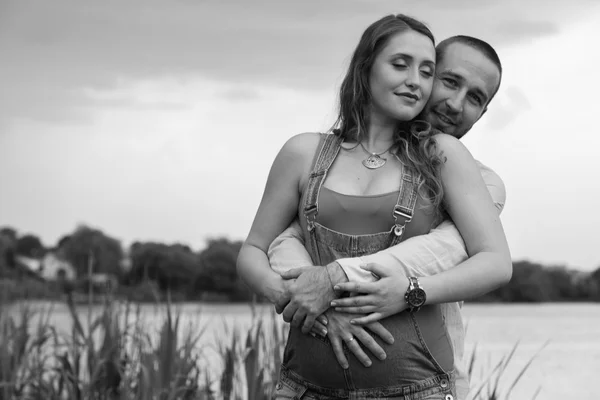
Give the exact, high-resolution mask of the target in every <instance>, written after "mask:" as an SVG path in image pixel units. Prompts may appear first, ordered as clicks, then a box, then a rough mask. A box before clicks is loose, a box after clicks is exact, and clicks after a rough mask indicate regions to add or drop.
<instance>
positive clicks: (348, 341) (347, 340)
mask: <svg viewBox="0 0 600 400" xmlns="http://www.w3.org/2000/svg"><path fill="white" fill-rule="evenodd" d="M353 340H354V336H350V338H348V339H346V343H350V342H351V341H353Z"/></svg>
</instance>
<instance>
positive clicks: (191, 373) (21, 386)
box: [0, 299, 533, 400]
mask: <svg viewBox="0 0 600 400" xmlns="http://www.w3.org/2000/svg"><path fill="white" fill-rule="evenodd" d="M67 308H68V310H69V314H70V318H71V324H70V330H69V331H68V332H67V333H65V332H61V331H59V330H58V329H57V327H54V326H52V324H51V323H50V322H49V318H50V316H51V313H52V309H51V308H48V309H47V310H45V311H33V309H32V307H31V306H30V305H27V304H24V305H18V306H16V307H15V306H8V305H2V304H0V400H8V399H44V400H54V399H56V400H59V399H74V400H87V399H92V400H96V399H98V400H104V399H107V400H109V399H110V400H112V399H115V400H117V399H118V400H121V399H123V400H129V399H132V400H133V399H136V400H171V399H172V400H175V399H178V400H179V399H183V400H187V399H190V400H191V399H207V400H216V399H224V400H238V399H239V400H242V399H243V400H264V399H269V398H270V397H271V390H272V388H273V386H274V383H275V382H276V380H277V377H278V373H279V371H278V368H279V365H280V364H281V356H282V354H283V346H284V342H285V338H286V332H285V326H284V325H283V324H282V323H278V322H277V321H278V319H277V318H276V316H275V315H274V314H272V317H271V318H263V317H261V316H259V315H258V312H257V311H256V309H254V308H252V312H253V319H252V320H253V321H254V322H253V324H252V326H251V328H250V329H248V330H247V331H243V332H242V331H241V330H240V329H239V328H229V329H225V333H224V335H223V336H222V337H221V339H220V341H219V342H218V343H217V345H216V348H214V349H213V350H216V352H217V354H218V357H219V359H220V361H221V363H220V364H222V365H221V367H219V366H215V365H214V364H215V363H214V362H213V361H214V357H213V358H211V359H209V358H207V356H206V353H207V351H208V350H210V349H207V348H205V346H206V345H205V344H203V343H204V342H203V341H202V340H201V339H202V335H203V334H204V333H205V329H206V326H205V327H191V328H190V327H188V329H185V327H183V326H182V320H181V318H180V313H179V312H177V311H176V310H175V307H174V306H173V305H172V304H170V303H167V304H166V305H165V306H164V308H165V310H166V313H165V314H164V316H163V317H162V319H161V320H160V324H159V328H158V330H156V331H154V332H153V331H151V330H150V329H149V327H147V326H145V325H144V323H143V322H142V318H140V307H139V306H135V305H131V304H119V303H116V302H113V301H110V300H107V301H106V302H105V303H104V305H103V306H102V307H100V310H99V312H96V313H95V314H96V315H94V313H93V312H92V311H91V310H92V309H91V308H90V309H89V310H90V311H88V313H87V315H86V316H85V318H84V319H82V318H81V314H82V313H81V309H77V308H76V306H75V304H74V302H73V301H72V300H71V299H68V300H67ZM96 310H97V308H96ZM61 328H64V327H61ZM516 349H517V346H516V345H515V348H514V349H513V350H512V351H511V352H510V353H509V354H507V355H506V357H504V358H503V359H502V360H501V361H500V362H499V363H498V364H497V365H494V366H493V368H492V369H491V371H488V374H487V376H486V377H485V379H484V380H483V382H482V384H481V385H480V386H478V387H477V388H475V392H474V396H473V397H472V398H473V399H477V400H483V399H486V400H500V399H508V398H509V396H510V393H511V391H512V389H513V388H514V386H515V385H516V384H517V383H518V381H519V380H520V379H521V377H522V376H523V374H524V373H525V371H526V370H527V368H528V367H529V366H530V363H531V362H530V363H528V364H527V365H526V367H525V368H524V369H523V370H522V371H521V373H520V374H519V375H518V377H517V378H516V379H515V380H514V382H513V383H512V385H509V386H505V387H502V385H501V384H500V382H501V380H500V377H501V376H502V374H503V372H504V371H505V370H506V368H507V365H508V364H509V362H511V359H512V357H513V355H514V353H515V351H516ZM478 354H479V353H478V352H477V351H474V352H473V356H472V358H471V363H470V372H471V373H472V374H473V373H475V371H476V370H478V369H481V367H482V365H481V364H482V363H481V360H480V359H479V358H478V357H479V356H478ZM531 361H533V360H531ZM501 389H503V390H501Z"/></svg>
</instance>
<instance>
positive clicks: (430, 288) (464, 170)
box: [420, 134, 512, 304]
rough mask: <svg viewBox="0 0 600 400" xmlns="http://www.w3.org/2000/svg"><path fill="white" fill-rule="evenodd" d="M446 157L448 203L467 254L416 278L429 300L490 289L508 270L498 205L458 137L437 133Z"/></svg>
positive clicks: (459, 297)
mask: <svg viewBox="0 0 600 400" xmlns="http://www.w3.org/2000/svg"><path fill="white" fill-rule="evenodd" d="M436 141H437V143H438V147H439V151H441V152H442V157H444V158H445V163H444V164H443V165H442V168H441V177H442V184H443V187H444V203H445V205H446V209H447V211H448V213H449V215H450V217H451V218H452V220H453V221H454V224H455V225H456V227H457V228H458V231H459V232H460V234H461V236H462V238H463V240H464V242H465V245H466V248H467V253H468V255H469V258H468V259H467V260H466V261H464V262H462V263H460V264H459V265H458V266H456V268H452V269H450V270H448V271H445V272H443V273H440V274H437V275H434V276H429V277H423V278H421V279H420V282H421V284H422V286H423V287H424V288H425V291H426V293H427V303H429V304H436V303H449V302H455V301H462V300H465V299H470V298H474V297H478V296H481V295H483V294H485V293H488V292H490V291H492V290H494V289H496V288H498V287H500V286H502V285H504V284H506V283H507V282H508V281H509V280H510V278H511V276H512V261H511V256H510V250H509V248H508V243H507V241H506V236H505V234H504V229H503V228H502V223H501V222H500V217H499V215H498V210H497V208H496V206H495V205H494V202H493V201H492V198H491V197H490V194H489V192H488V190H487V189H486V186H485V183H484V181H483V179H482V177H481V174H480V173H479V170H478V167H477V165H476V163H475V160H474V159H473V156H472V155H471V153H469V151H468V150H467V148H466V147H465V146H464V145H463V144H462V143H461V142H460V141H459V140H458V139H456V138H454V137H452V136H449V135H444V134H441V135H436Z"/></svg>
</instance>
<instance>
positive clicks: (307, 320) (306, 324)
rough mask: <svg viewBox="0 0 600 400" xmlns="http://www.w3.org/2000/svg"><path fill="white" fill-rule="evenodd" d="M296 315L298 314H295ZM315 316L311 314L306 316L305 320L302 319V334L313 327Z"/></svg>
mask: <svg viewBox="0 0 600 400" xmlns="http://www.w3.org/2000/svg"><path fill="white" fill-rule="evenodd" d="M296 314H298V312H296ZM315 320H316V318H315V316H314V315H311V314H306V318H305V319H304V324H302V333H305V334H306V333H308V332H310V330H311V329H312V327H313V326H314V325H315Z"/></svg>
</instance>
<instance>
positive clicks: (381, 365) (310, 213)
mask: <svg viewBox="0 0 600 400" xmlns="http://www.w3.org/2000/svg"><path fill="white" fill-rule="evenodd" d="M434 68H435V48H434V39H433V35H432V34H431V32H430V31H429V30H428V29H427V28H426V27H425V26H424V25H423V24H422V23H420V22H418V21H416V20H414V19H411V18H409V17H405V16H402V15H398V16H388V17H385V18H382V19H381V20H379V21H377V22H375V23H374V24H372V25H371V26H370V27H369V28H367V30H366V31H365V33H364V34H363V36H362V38H361V40H360V42H359V44H358V46H357V48H356V50H355V52H354V55H353V58H352V61H351V63H350V68H349V71H348V74H347V75H346V78H345V79H344V82H343V83H342V89H341V92H340V115H339V118H338V121H337V124H336V127H337V129H336V130H335V131H334V134H330V135H320V134H302V135H298V136H295V137H294V138H292V139H290V140H289V141H288V142H287V143H286V145H285V146H284V147H283V149H282V150H281V152H280V153H279V155H278V156H277V158H276V159H275V162H274V164H273V167H272V169H271V173H270V175H269V178H268V181H267V186H266V189H265V193H264V196H263V199H262V201H261V205H260V207H259V210H258V213H257V216H256V218H255V221H254V223H253V226H252V229H251V232H250V234H249V236H248V239H247V241H246V243H245V244H244V246H243V248H242V250H241V251H240V256H239V260H238V270H239V273H240V275H241V276H242V278H243V279H244V280H245V281H246V282H247V283H248V284H249V285H250V286H251V287H252V288H253V289H254V290H255V291H257V292H258V293H260V294H262V295H264V296H266V297H267V298H268V299H270V300H271V301H273V302H275V301H276V299H277V297H278V296H280V294H281V293H283V292H284V291H285V290H286V288H285V282H283V280H282V279H281V278H280V276H279V275H278V274H276V273H274V272H273V271H272V270H271V269H270V266H269V263H268V259H267V256H266V251H267V249H268V246H269V244H270V243H271V241H272V240H273V239H274V238H275V237H276V236H277V235H278V234H279V233H281V232H282V231H283V229H285V228H286V227H287V226H288V225H289V223H290V222H291V221H292V219H293V218H294V217H295V216H296V215H298V216H299V217H300V221H301V223H302V225H303V229H304V234H305V237H306V238H308V239H309V240H307V247H308V250H309V252H310V253H311V256H312V258H313V261H314V262H315V264H317V265H326V264H327V263H329V262H331V261H333V260H335V259H338V258H342V257H348V256H352V257H355V256H360V255H363V254H368V253H372V252H376V251H378V250H380V249H383V248H386V247H389V246H391V245H394V244H396V243H398V242H400V241H401V240H403V239H405V238H408V237H411V236H415V235H421V234H425V233H427V232H429V230H430V229H431V227H432V226H435V225H436V223H437V222H439V220H440V218H441V217H442V215H443V213H444V212H447V213H448V215H449V216H450V217H451V218H452V219H453V220H454V222H455V224H456V226H457V228H458V229H459V231H460V233H461V235H462V236H463V238H464V239H465V243H466V245H467V248H468V249H469V253H470V254H473V256H472V257H471V258H470V259H469V260H468V261H466V262H464V263H463V264H461V265H459V266H457V267H456V268H454V269H453V270H452V271H451V273H444V274H440V275H437V276H435V277H430V278H427V295H428V303H430V304H436V303H440V302H450V301H455V300H457V299H460V298H464V297H469V296H470V295H473V294H475V293H478V292H480V291H482V290H483V291H485V290H489V288H491V287H495V286H498V285H499V284H502V283H504V282H505V281H506V280H507V279H510V273H511V272H510V269H511V263H510V254H509V252H508V247H507V244H506V239H505V237H504V233H503V231H502V227H501V225H500V223H499V220H498V217H497V213H496V211H495V209H494V206H493V204H492V203H491V201H490V200H489V195H488V193H487V191H486V188H485V186H484V184H483V182H482V181H481V177H480V175H479V172H478V170H477V167H476V166H475V163H474V161H473V159H472V157H471V156H470V154H469V153H468V152H467V151H466V149H464V147H463V146H462V145H461V144H460V143H459V142H458V141H457V140H456V139H454V138H452V137H449V136H446V135H441V134H439V135H433V134H432V132H429V130H428V129H420V130H419V127H422V124H420V123H418V122H412V120H413V119H414V118H415V117H416V116H417V115H418V114H419V112H420V111H421V110H422V109H423V107H424V105H425V103H426V102H427V100H428V98H429V95H430V93H431V88H432V82H433V74H434ZM442 155H443V156H442ZM399 182H400V184H399ZM442 201H443V205H444V206H443V208H442ZM366 204H368V207H367V206H366ZM374 204H376V205H377V207H374V206H373V205H374ZM340 205H343V206H344V207H346V208H347V214H344V212H341V211H340ZM373 209H376V211H375V212H374V213H372V212H371V210H373ZM366 210H367V211H366ZM392 211H394V212H393V213H392ZM471 277H475V278H476V279H471ZM423 280H425V278H423ZM401 290H405V288H402V289H401ZM327 317H328V319H329V321H330V322H329V325H328V330H329V331H331V334H332V335H334V334H337V335H338V336H339V335H341V334H343V333H345V334H346V336H345V342H346V346H347V348H356V347H357V346H358V344H357V343H356V342H357V341H356V340H354V336H355V333H354V332H357V331H355V330H356V329H359V328H360V327H356V326H352V325H350V324H349V323H347V319H345V318H346V317H345V316H343V315H342V314H338V313H336V312H332V311H331V310H330V311H328V312H327ZM382 323H383V324H384V325H385V327H386V328H387V329H388V330H389V331H390V332H391V333H392V335H393V336H394V338H395V341H394V344H393V345H390V346H389V347H388V348H386V352H387V354H388V355H389V356H388V357H387V358H386V359H385V360H383V361H381V362H379V361H376V362H375V363H373V365H371V366H370V367H365V366H363V365H362V364H360V363H359V362H358V360H356V359H354V358H350V360H349V365H348V368H341V367H340V366H339V365H338V363H337V361H336V358H335V354H334V352H332V351H331V347H330V343H329V341H326V340H321V339H318V338H313V337H311V336H307V335H303V334H302V333H301V331H300V330H299V329H297V328H294V327H292V328H291V330H290V335H289V338H288V343H287V346H286V351H285V355H284V364H283V365H282V374H281V380H280V382H279V383H278V385H277V389H278V390H277V393H276V397H277V398H290V397H294V396H296V398H302V397H303V396H308V398H310V396H313V398H315V397H316V398H349V397H354V398H356V397H360V398H382V397H384V398H398V399H408V398H411V399H425V398H427V399H437V398H445V399H451V398H452V394H453V375H452V371H451V369H452V364H453V358H452V349H451V346H450V342H449V340H448V338H447V335H446V333H445V327H444V324H443V320H442V318H441V315H440V312H439V308H438V307H437V306H426V307H422V308H421V311H419V312H418V313H417V312H414V310H413V311H411V312H406V313H399V314H395V315H393V316H391V317H389V318H386V319H385V320H383V321H382ZM335 327H337V328H335ZM332 328H335V329H332ZM328 336H329V333H328ZM332 344H333V346H334V350H335V351H336V352H338V351H339V350H340V349H339V348H337V349H336V346H335V343H333V341H332ZM358 347H359V346H358Z"/></svg>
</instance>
